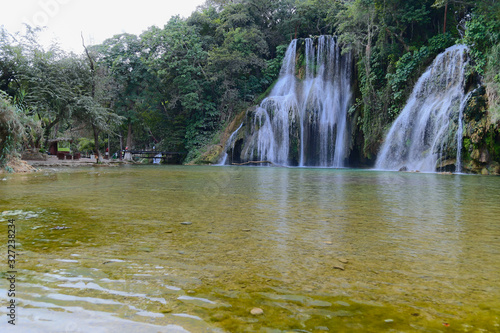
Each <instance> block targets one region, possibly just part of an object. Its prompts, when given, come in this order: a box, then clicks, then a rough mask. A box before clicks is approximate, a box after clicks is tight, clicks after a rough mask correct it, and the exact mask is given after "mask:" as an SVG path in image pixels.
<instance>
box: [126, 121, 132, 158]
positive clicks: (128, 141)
mask: <svg viewBox="0 0 500 333" xmlns="http://www.w3.org/2000/svg"><path fill="white" fill-rule="evenodd" d="M132 143H133V138H132V122H131V121H129V123H128V132H127V146H126V147H125V150H130V149H132ZM125 160H128V161H130V160H132V154H130V153H125Z"/></svg>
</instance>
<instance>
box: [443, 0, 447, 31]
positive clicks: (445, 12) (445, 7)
mask: <svg viewBox="0 0 500 333" xmlns="http://www.w3.org/2000/svg"><path fill="white" fill-rule="evenodd" d="M446 16H448V1H446V4H445V5H444V25H443V35H444V34H445V33H446Z"/></svg>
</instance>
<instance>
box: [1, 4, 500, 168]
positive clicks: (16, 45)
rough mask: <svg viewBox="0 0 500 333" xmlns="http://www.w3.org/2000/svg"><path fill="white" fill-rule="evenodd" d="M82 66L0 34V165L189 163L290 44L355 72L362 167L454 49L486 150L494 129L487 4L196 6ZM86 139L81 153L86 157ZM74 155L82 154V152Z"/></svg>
mask: <svg viewBox="0 0 500 333" xmlns="http://www.w3.org/2000/svg"><path fill="white" fill-rule="evenodd" d="M165 20H166V22H167V23H166V24H165V26H163V27H156V26H152V27H150V28H149V29H148V30H147V31H145V32H144V33H142V34H141V35H140V36H136V35H131V34H121V35H116V36H113V37H111V38H109V39H107V40H106V41H104V42H103V43H102V44H100V45H92V46H88V47H85V48H84V49H82V50H83V52H82V54H73V53H66V52H64V51H63V50H61V49H59V48H58V47H57V45H54V46H52V47H50V48H48V49H45V48H43V47H42V46H41V45H39V44H38V43H37V40H36V34H37V30H36V29H32V28H30V27H28V29H27V32H26V33H25V34H24V35H18V34H15V35H13V34H10V33H9V32H7V31H5V29H3V28H2V29H1V30H0V91H2V94H1V95H0V150H1V154H0V162H1V161H5V160H6V159H8V158H10V157H12V156H13V154H14V152H15V151H16V150H17V151H18V152H19V151H21V150H23V149H27V148H39V149H42V150H43V149H47V143H48V140H49V139H52V138H55V137H72V138H74V139H75V141H74V142H73V145H75V147H73V148H74V149H75V150H83V149H92V150H94V151H98V150H100V151H102V150H103V149H104V147H105V146H107V143H106V142H107V139H108V137H109V138H110V140H111V147H112V148H111V151H112V152H114V151H116V150H118V149H120V140H123V141H122V142H121V143H122V145H123V147H125V146H128V147H130V148H133V147H137V148H152V147H153V146H155V147H156V149H158V150H164V151H185V152H188V155H187V158H186V161H191V160H196V159H197V158H199V156H200V155H201V153H202V152H203V151H204V150H206V149H207V147H208V146H210V145H213V144H217V143H219V142H220V140H221V137H222V136H221V134H222V132H223V130H224V128H225V127H226V126H227V125H228V124H229V122H230V121H231V120H232V119H234V117H235V116H236V115H237V114H238V113H240V112H242V111H244V110H245V109H246V108H247V107H249V106H251V105H253V104H255V103H256V102H257V101H258V100H259V99H260V98H262V96H263V94H265V92H266V90H267V89H268V88H269V87H270V86H271V85H272V83H273V82H274V81H275V80H276V79H277V77H278V74H279V70H280V65H281V60H282V58H283V55H284V52H285V50H286V47H287V45H288V44H289V42H290V40H291V39H293V38H302V37H309V36H317V35H322V34H331V35H336V36H338V41H339V42H340V43H342V45H344V48H345V49H346V50H347V49H351V50H352V51H353V54H354V55H355V59H356V62H355V63H356V71H355V73H356V79H355V81H356V82H355V83H356V85H355V86H356V87H357V88H356V89H357V90H356V92H355V100H354V105H353V107H352V108H351V110H350V116H351V117H353V118H354V119H356V121H357V128H356V129H355V132H354V134H353V135H354V136H355V146H356V147H354V150H353V151H354V152H355V154H356V156H357V157H358V158H359V159H360V160H363V159H364V160H365V161H366V163H369V162H370V159H373V157H374V155H375V154H376V152H377V149H378V148H379V146H380V142H381V140H382V137H383V135H384V133H385V131H386V130H387V128H388V126H389V125H390V123H391V122H392V121H393V120H394V119H395V117H396V116H397V115H398V114H399V112H400V111H401V109H402V107H403V106H404V103H405V100H406V98H407V97H408V95H409V93H410V92H411V89H412V87H413V84H414V83H415V82H416V80H417V79H418V77H419V75H420V74H421V73H422V72H423V70H424V69H425V67H426V66H427V65H428V64H429V63H430V62H431V61H432V59H433V58H434V57H435V56H436V55H437V54H438V53H440V52H441V51H443V50H444V49H445V48H446V47H448V46H450V45H453V44H454V43H466V44H467V45H469V47H470V49H471V52H470V53H471V58H472V60H471V62H470V69H469V72H470V73H471V77H473V78H474V79H472V80H473V81H475V82H480V83H481V84H482V85H483V86H484V87H485V94H484V96H485V110H487V111H485V113H486V116H487V118H488V124H489V126H490V127H489V129H488V130H490V131H493V132H492V133H493V134H492V135H493V137H494V138H495V137H498V136H499V134H498V133H499V126H498V122H499V120H500V74H499V73H500V2H499V1H495V0H482V1H468V0H456V1H454V0H404V1H403V0H343V1H340V0H208V1H207V2H206V3H205V4H204V5H203V6H201V7H199V8H198V9H197V10H196V11H195V12H193V13H192V15H191V16H190V17H188V18H180V17H172V18H170V19H168V18H165ZM90 140H94V141H95V145H94V146H93V147H88V146H89V144H88V143H89V141H90ZM86 147H87V148H86Z"/></svg>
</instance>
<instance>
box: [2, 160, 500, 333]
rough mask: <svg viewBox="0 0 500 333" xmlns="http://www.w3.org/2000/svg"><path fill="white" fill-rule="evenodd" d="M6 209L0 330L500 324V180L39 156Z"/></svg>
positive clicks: (490, 328)
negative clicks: (114, 163) (79, 162)
mask: <svg viewBox="0 0 500 333" xmlns="http://www.w3.org/2000/svg"><path fill="white" fill-rule="evenodd" d="M9 219H14V220H15V222H14V223H15V226H16V263H15V269H16V296H15V301H16V304H17V307H16V326H15V327H12V325H10V324H8V322H7V321H8V316H7V314H8V309H7V308H6V306H7V304H8V302H9V301H10V299H11V298H12V297H8V289H9V285H10V283H9V281H8V280H7V278H8V273H7V272H8V271H9V267H8V266H7V251H8V231H7V224H8V220H9ZM0 221H1V222H2V227H1V229H0V253H3V254H2V255H1V256H0V258H3V259H1V260H0V267H1V272H0V275H1V277H2V279H1V280H0V300H1V302H2V304H3V305H2V307H1V310H0V314H1V317H0V331H2V332H4V331H7V330H13V331H15V330H19V331H22V332H121V333H123V332H273V333H274V332H500V177H479V176H468V175H439V174H412V173H395V172H376V171H363V170H348V169H341V170H334V169H306V168H272V167H270V168H265V167H187V166H124V167H115V168H108V167H95V168H79V169H45V170H42V171H40V172H38V173H35V174H30V175H2V176H1V177H0ZM254 308H260V309H262V310H263V312H264V313H263V314H262V315H252V314H251V313H250V311H251V310H252V309H254Z"/></svg>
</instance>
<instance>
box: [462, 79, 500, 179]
mask: <svg viewBox="0 0 500 333" xmlns="http://www.w3.org/2000/svg"><path fill="white" fill-rule="evenodd" d="M487 106H488V104H487V97H486V92H485V89H484V88H482V87H481V88H479V89H477V90H476V91H474V93H473V94H472V96H471V98H470V99H469V101H468V103H467V106H466V108H465V111H464V123H465V126H464V141H463V150H462V152H463V158H464V163H463V166H464V171H465V172H471V173H480V174H483V175H489V174H493V175H500V124H498V123H497V124H493V123H491V117H489V115H488V111H487Z"/></svg>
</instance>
